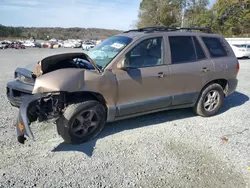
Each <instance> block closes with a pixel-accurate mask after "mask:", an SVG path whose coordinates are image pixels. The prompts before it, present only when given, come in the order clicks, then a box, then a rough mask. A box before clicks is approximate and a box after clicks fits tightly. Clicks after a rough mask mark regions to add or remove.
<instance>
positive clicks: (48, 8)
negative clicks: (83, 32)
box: [0, 0, 215, 30]
mask: <svg viewBox="0 0 250 188" xmlns="http://www.w3.org/2000/svg"><path fill="white" fill-rule="evenodd" d="M214 1H215V0H210V2H211V3H213V2H214ZM140 2H141V0H0V24H2V25H5V26H24V27H64V28H68V27H83V28H105V29H120V30H127V29H131V28H134V27H135V24H134V23H135V21H136V20H137V15H138V10H139V5H140Z"/></svg>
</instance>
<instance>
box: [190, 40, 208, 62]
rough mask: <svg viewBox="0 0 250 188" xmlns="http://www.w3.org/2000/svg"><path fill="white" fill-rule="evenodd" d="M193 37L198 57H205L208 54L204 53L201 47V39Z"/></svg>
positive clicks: (199, 58)
mask: <svg viewBox="0 0 250 188" xmlns="http://www.w3.org/2000/svg"><path fill="white" fill-rule="evenodd" d="M193 39H194V45H195V49H196V54H197V59H198V60H201V59H205V58H206V56H205V54H204V51H203V50H202V48H201V45H200V43H199V41H198V40H197V38H196V37H193Z"/></svg>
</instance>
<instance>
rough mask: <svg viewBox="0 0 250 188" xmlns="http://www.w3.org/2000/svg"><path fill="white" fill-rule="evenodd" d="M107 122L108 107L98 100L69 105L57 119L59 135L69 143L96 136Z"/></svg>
mask: <svg viewBox="0 0 250 188" xmlns="http://www.w3.org/2000/svg"><path fill="white" fill-rule="evenodd" d="M105 122H106V109H105V107H104V106H103V105H102V104H100V103H99V102H97V101H94V100H91V101H84V102H79V103H75V104H71V105H69V106H68V107H67V108H66V110H65V112H64V114H63V115H62V116H61V117H60V118H59V119H58V120H57V122H56V124H57V131H58V133H59V135H61V137H62V138H63V139H64V141H65V142H66V143H69V144H81V143H84V142H86V141H88V140H91V139H93V138H94V137H96V136H97V135H98V134H99V133H100V132H101V130H102V129H103V127H104V125H105Z"/></svg>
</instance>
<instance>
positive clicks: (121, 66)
mask: <svg viewBox="0 0 250 188" xmlns="http://www.w3.org/2000/svg"><path fill="white" fill-rule="evenodd" d="M117 68H118V69H122V70H128V69H129V65H128V60H127V59H126V58H123V59H122V60H121V61H120V62H119V63H118V64H117Z"/></svg>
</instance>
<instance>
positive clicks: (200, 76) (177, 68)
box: [168, 35, 214, 106]
mask: <svg viewBox="0 0 250 188" xmlns="http://www.w3.org/2000/svg"><path fill="white" fill-rule="evenodd" d="M168 40H169V48H170V54H171V64H170V65H169V68H170V74H171V76H170V79H171V83H172V86H171V95H172V105H173V106H177V105H185V104H190V103H193V102H195V101H196V100H197V98H198V96H199V93H200V91H201V89H202V87H203V83H204V79H206V76H207V75H208V74H209V72H212V71H214V68H213V63H212V62H211V60H210V59H208V58H207V57H206V54H205V53H204V50H203V48H202V46H201V45H200V42H199V40H198V39H197V37H196V36H182V35H180V36H178V35H177V36H176V35H174V36H171V35H170V36H169V37H168Z"/></svg>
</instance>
